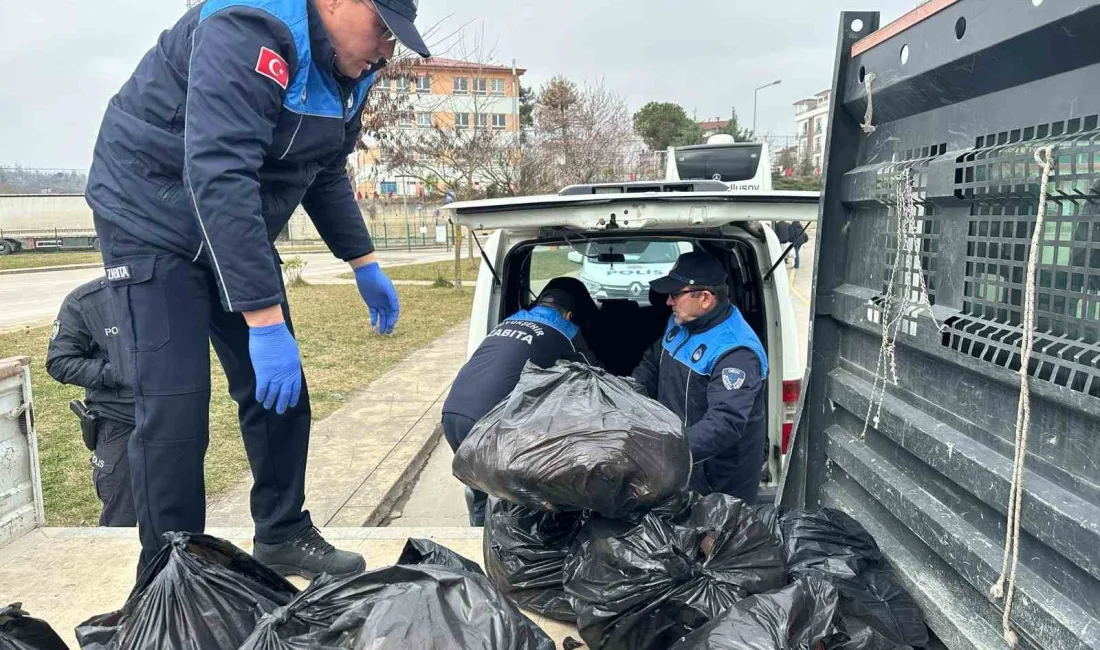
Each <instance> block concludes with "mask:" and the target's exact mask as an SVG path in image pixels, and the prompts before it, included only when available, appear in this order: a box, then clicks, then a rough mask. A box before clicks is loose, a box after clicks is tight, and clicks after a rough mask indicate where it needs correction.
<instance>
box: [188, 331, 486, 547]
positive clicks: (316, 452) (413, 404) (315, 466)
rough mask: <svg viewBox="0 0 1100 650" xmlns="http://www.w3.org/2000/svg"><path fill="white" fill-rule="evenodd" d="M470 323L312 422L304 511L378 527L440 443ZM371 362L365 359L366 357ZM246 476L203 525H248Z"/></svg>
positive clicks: (328, 522) (319, 521)
mask: <svg viewBox="0 0 1100 650" xmlns="http://www.w3.org/2000/svg"><path fill="white" fill-rule="evenodd" d="M467 332H468V325H467V324H463V325H460V326H458V327H455V328H454V329H452V330H450V331H449V332H447V333H446V334H445V335H443V337H441V338H440V339H438V340H436V341H435V342H434V343H432V344H431V345H430V346H428V347H426V348H424V349H422V350H418V351H417V352H414V353H413V354H411V355H409V356H408V357H407V358H405V359H404V360H402V361H401V362H400V363H398V364H397V365H396V366H395V367H394V368H393V369H392V370H390V371H389V372H387V373H386V374H384V375H382V376H381V377H379V378H378V379H376V380H375V381H374V382H372V383H371V384H370V385H369V386H368V387H367V388H366V390H364V391H363V392H362V393H360V394H358V395H356V396H355V397H354V398H352V399H351V400H350V401H349V402H348V403H347V404H346V405H345V406H344V407H343V408H341V409H340V410H338V411H337V412H335V413H333V414H332V415H330V416H328V417H327V418H325V419H324V420H322V421H320V422H317V423H315V424H314V425H313V431H312V434H311V437H310V445H309V460H308V465H307V468H306V508H307V509H308V510H309V511H310V514H311V515H312V517H313V522H314V524H316V525H317V526H319V527H322V526H375V525H377V524H379V523H380V522H381V521H382V520H383V519H385V518H386V516H387V515H388V514H389V512H390V509H391V508H392V507H393V505H394V503H395V501H396V500H397V499H398V498H399V497H400V496H401V495H402V494H403V492H404V491H405V489H406V488H407V487H408V486H409V484H410V483H411V482H412V481H414V480H415V479H416V475H417V474H418V473H419V472H420V469H421V468H422V467H423V466H424V463H425V462H426V461H427V459H428V456H429V454H430V453H431V451H432V449H433V448H434V446H435V443H436V442H437V441H438V440H439V437H440V430H439V422H440V419H441V415H442V408H443V400H444V398H445V397H446V396H447V390H448V389H449V388H450V385H451V381H452V380H453V379H454V376H455V375H456V374H457V373H458V370H459V368H461V367H462V364H463V363H464V362H465V360H466V336H467ZM364 361H365V362H368V363H369V360H364ZM251 488H252V478H251V476H246V477H242V479H241V481H240V483H238V484H237V485H236V486H235V487H233V488H231V489H230V490H228V491H227V492H225V493H222V494H220V495H218V496H216V497H214V498H212V499H211V501H210V503H209V504H208V509H207V519H206V521H207V526H210V527H247V526H250V525H251V524H252V516H251V514H250V513H249V491H250V490H251Z"/></svg>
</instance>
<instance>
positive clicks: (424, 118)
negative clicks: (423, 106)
mask: <svg viewBox="0 0 1100 650" xmlns="http://www.w3.org/2000/svg"><path fill="white" fill-rule="evenodd" d="M416 125H417V126H418V127H420V128H422V129H430V128H432V114H431V113H417V114H416Z"/></svg>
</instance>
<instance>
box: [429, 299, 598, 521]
mask: <svg viewBox="0 0 1100 650" xmlns="http://www.w3.org/2000/svg"><path fill="white" fill-rule="evenodd" d="M576 310H577V304H576V302H575V298H574V297H573V296H572V295H571V294H570V293H569V291H567V290H565V289H560V288H551V289H543V291H542V293H540V294H539V296H538V298H537V299H536V300H535V305H534V306H533V307H532V308H531V309H530V310H522V311H519V312H516V313H515V314H513V315H512V316H509V317H508V318H506V319H505V320H503V321H501V323H500V324H499V325H497V326H496V327H495V328H494V329H493V331H491V332H489V334H488V335H487V336H486V337H485V340H483V341H482V342H481V345H479V346H478V348H477V350H475V351H474V353H473V355H471V356H470V359H469V360H468V361H467V362H466V364H465V365H464V366H462V368H461V369H460V370H459V371H458V375H456V376H455V380H454V383H452V384H451V391H450V392H449V393H448V394H447V399H446V401H444V402H443V435H444V437H446V438H447V444H449V445H450V446H451V450H452V451H457V450H458V446H459V445H461V444H462V441H463V440H465V439H466V436H467V435H469V433H470V430H471V429H473V428H474V425H475V424H476V423H477V421H478V420H480V419H481V418H482V417H483V416H484V415H485V414H486V413H488V412H489V411H490V410H492V408H493V407H494V406H496V405H497V404H498V403H500V402H502V401H504V399H505V398H506V397H508V395H509V394H510V393H511V392H512V390H513V389H514V388H515V387H516V384H518V383H519V378H520V374H521V373H522V372H523V367H524V366H525V365H526V364H527V362H528V361H530V362H532V363H534V364H535V365H537V366H539V367H541V368H550V367H551V366H553V365H554V364H555V363H557V362H558V361H559V360H561V359H567V360H571V361H581V362H584V363H588V362H589V361H588V360H589V358H591V353H590V352H589V353H587V354H586V352H587V350H586V349H585V348H583V347H578V341H577V339H578V334H579V331H580V330H579V329H578V327H577V326H576V325H575V324H574V323H573V322H572V321H573V315H574V314H575V313H576ZM486 499H487V496H486V494H485V493H484V492H479V491H477V490H473V489H472V488H466V506H467V507H468V508H469V510H470V525H471V526H482V525H484V523H485V502H486Z"/></svg>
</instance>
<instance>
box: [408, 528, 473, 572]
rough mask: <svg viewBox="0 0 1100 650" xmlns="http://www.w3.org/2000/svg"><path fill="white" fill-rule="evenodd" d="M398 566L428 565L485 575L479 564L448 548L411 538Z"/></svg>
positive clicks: (430, 541) (425, 540)
mask: <svg viewBox="0 0 1100 650" xmlns="http://www.w3.org/2000/svg"><path fill="white" fill-rule="evenodd" d="M397 564H406V565H415V564H428V565H432V566H441V567H444V568H446V569H453V570H455V571H469V572H470V573H476V574H477V575H479V576H483V575H485V572H484V571H482V570H481V567H480V566H478V564H477V562H474V561H473V560H470V559H467V558H464V557H462V556H461V555H459V554H458V553H455V552H454V551H452V550H451V549H449V548H447V547H446V546H442V545H440V544H436V543H435V542H433V541H432V540H430V539H416V538H412V537H410V538H409V540H408V541H407V542H405V548H404V549H403V550H402V551H401V556H400V557H398V558H397Z"/></svg>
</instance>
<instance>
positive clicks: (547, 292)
mask: <svg viewBox="0 0 1100 650" xmlns="http://www.w3.org/2000/svg"><path fill="white" fill-rule="evenodd" d="M535 304H538V305H553V306H555V307H559V308H561V309H563V310H565V311H567V312H570V313H573V312H576V311H577V300H576V298H574V297H573V294H571V293H569V292H568V291H566V290H565V289H543V290H542V293H540V294H539V297H538V299H536V300H535Z"/></svg>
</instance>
